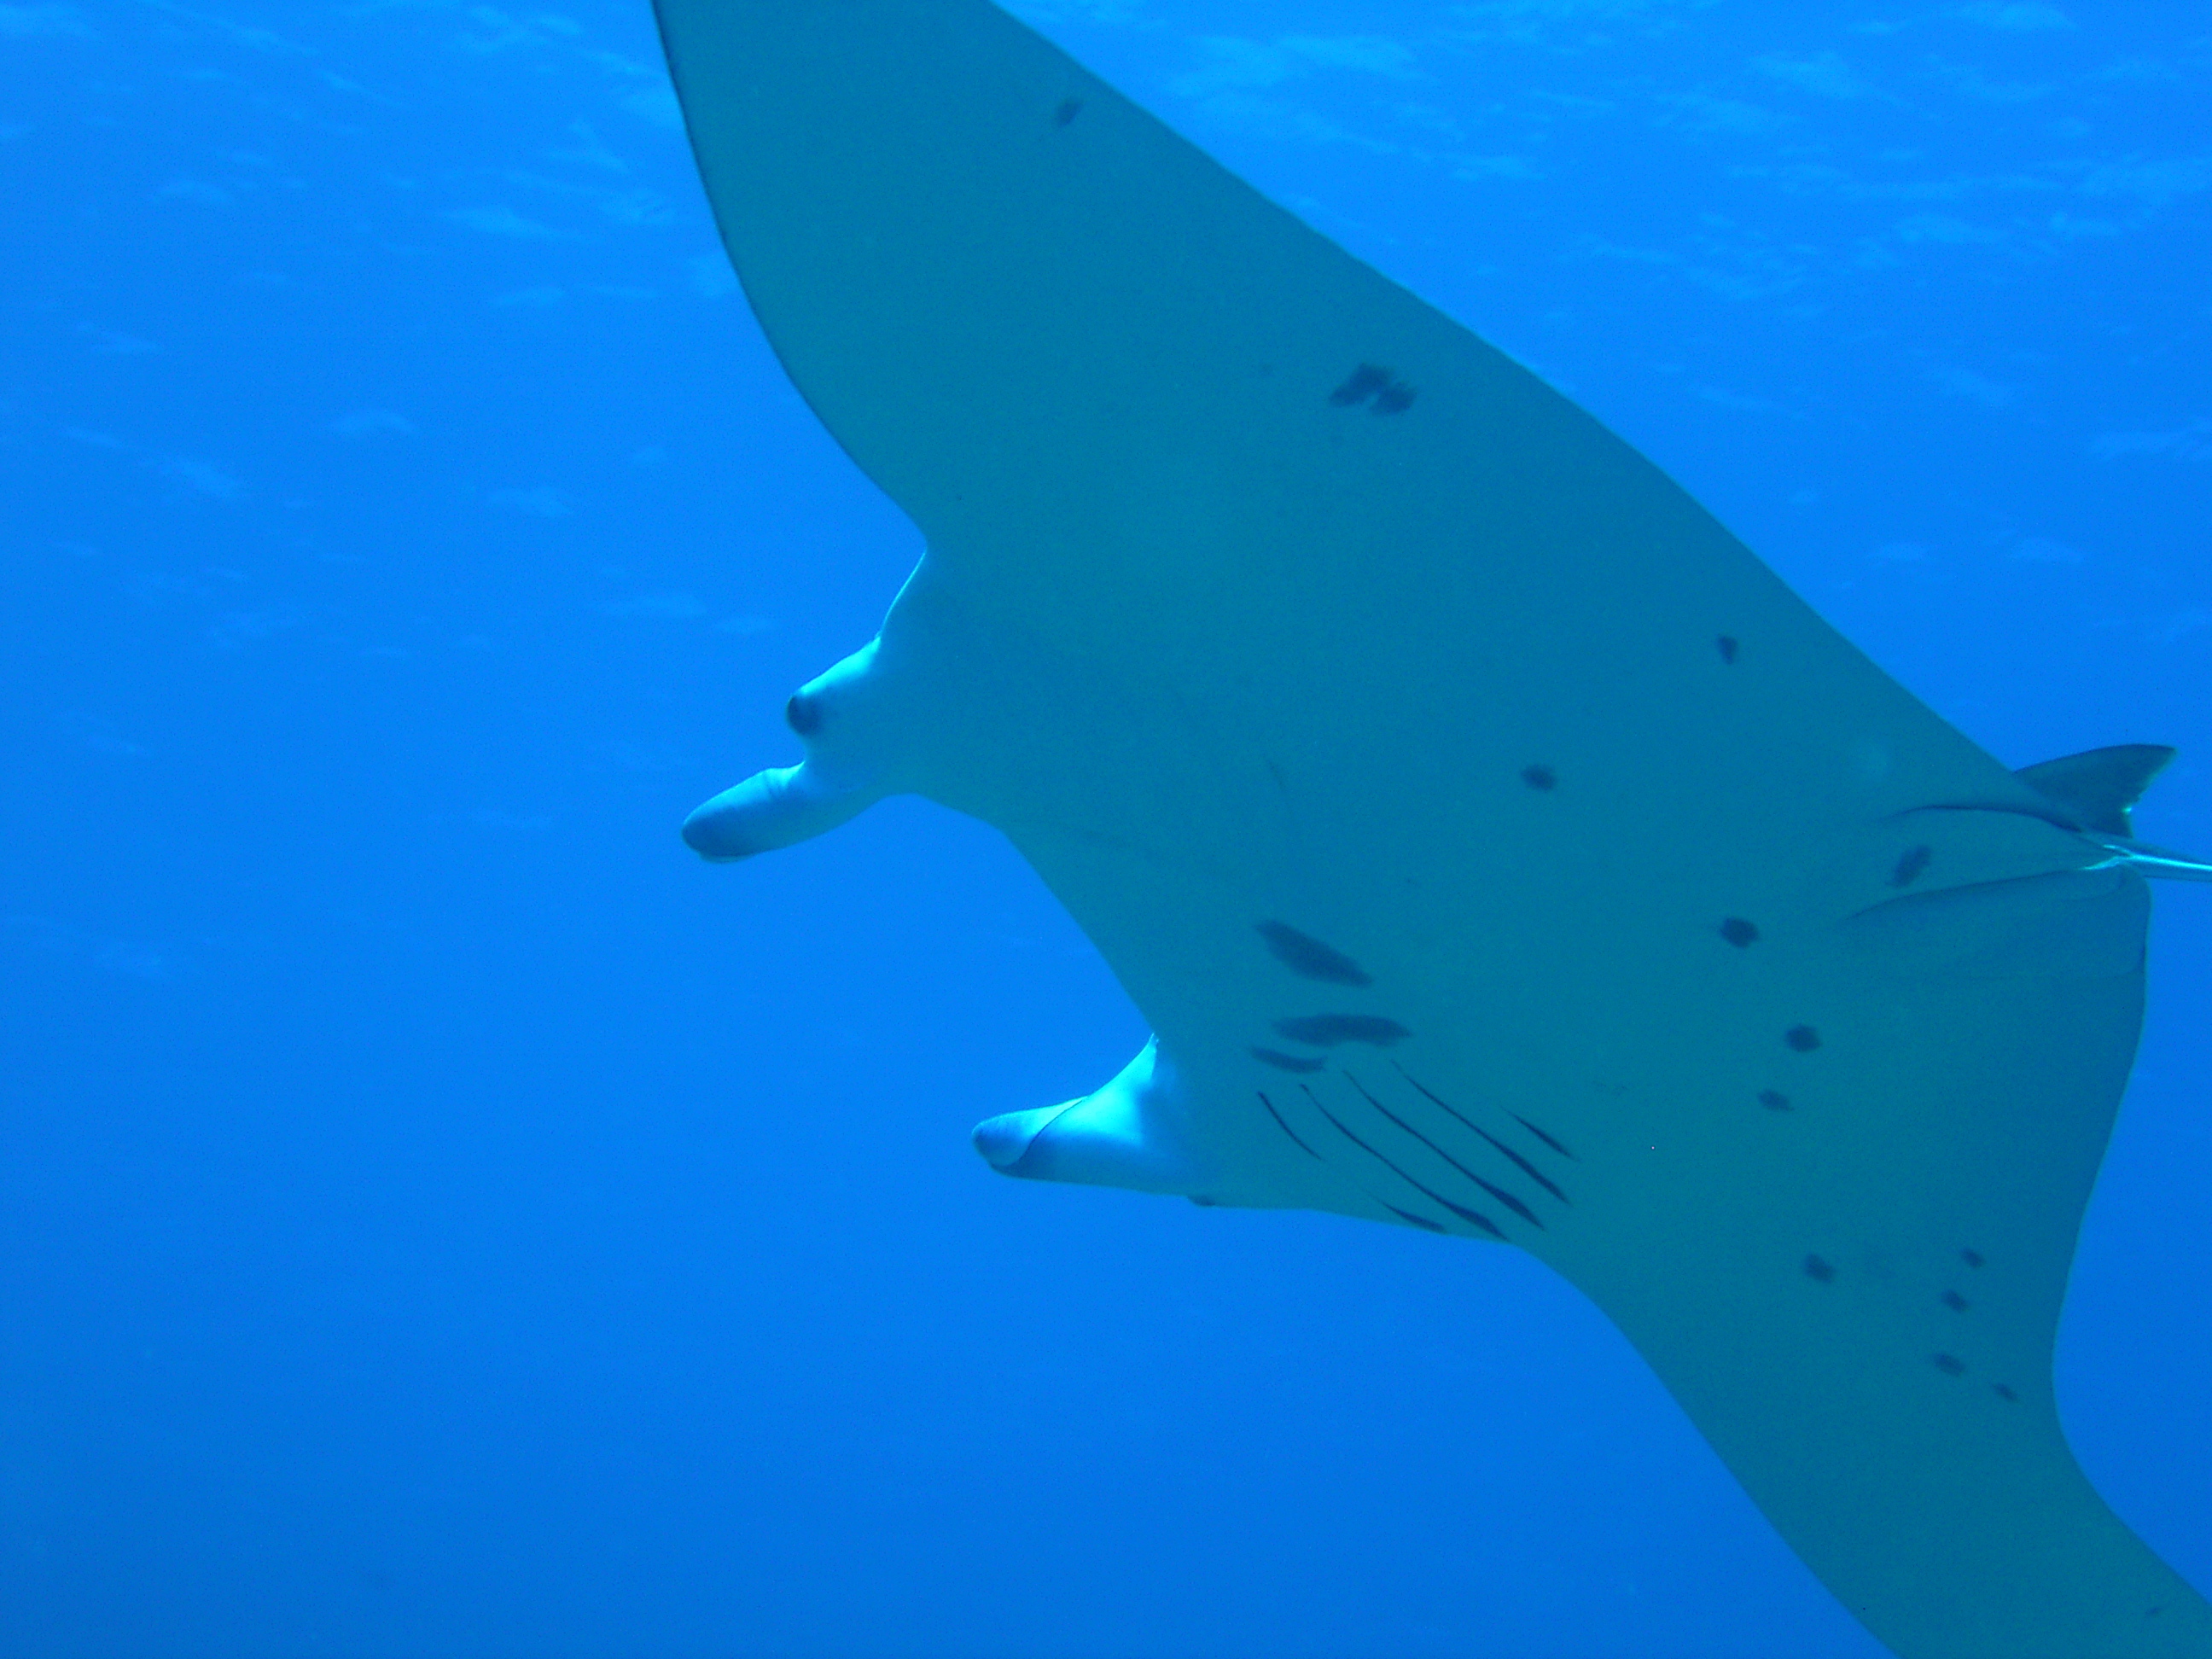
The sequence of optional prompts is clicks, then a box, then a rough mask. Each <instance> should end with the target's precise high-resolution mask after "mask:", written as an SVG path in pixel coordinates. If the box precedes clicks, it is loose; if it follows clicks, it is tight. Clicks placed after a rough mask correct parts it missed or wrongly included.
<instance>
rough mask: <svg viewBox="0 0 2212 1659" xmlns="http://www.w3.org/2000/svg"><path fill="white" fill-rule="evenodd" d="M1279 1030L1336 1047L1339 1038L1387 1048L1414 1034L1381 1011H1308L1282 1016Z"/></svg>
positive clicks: (1315, 1044)
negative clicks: (1308, 1012)
mask: <svg viewBox="0 0 2212 1659" xmlns="http://www.w3.org/2000/svg"><path fill="white" fill-rule="evenodd" d="M1275 1030H1276V1031H1277V1032H1278V1033H1279V1035H1281V1036H1286V1037H1288V1038H1290V1040H1291V1042H1304V1043H1310V1044H1311V1045H1312V1046H1313V1047H1315V1048H1335V1047H1336V1045H1337V1044H1338V1043H1340V1042H1364V1043H1369V1044H1370V1045H1372V1046H1373V1047H1375V1048H1389V1046H1390V1045H1391V1044H1392V1043H1394V1042H1402V1041H1404V1040H1405V1039H1406V1038H1407V1037H1409V1036H1413V1033H1412V1032H1411V1031H1409V1030H1407V1029H1406V1028H1405V1027H1404V1026H1402V1025H1401V1024H1398V1022H1397V1021H1396V1020H1395V1019H1384V1018H1382V1016H1380V1015H1379V1014H1307V1015H1305V1016H1304V1017H1303V1018H1298V1019H1279V1020H1277V1021H1276V1022H1275Z"/></svg>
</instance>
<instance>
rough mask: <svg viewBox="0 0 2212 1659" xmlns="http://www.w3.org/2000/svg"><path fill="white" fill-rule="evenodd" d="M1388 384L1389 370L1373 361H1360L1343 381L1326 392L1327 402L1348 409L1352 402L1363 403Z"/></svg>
mask: <svg viewBox="0 0 2212 1659" xmlns="http://www.w3.org/2000/svg"><path fill="white" fill-rule="evenodd" d="M1389 384H1390V371H1389V369H1387V368H1378V367H1376V365H1375V364H1373V363H1362V364H1360V366H1359V367H1358V368H1355V369H1353V370H1352V374H1351V375H1350V376H1349V377H1348V378H1347V379H1346V380H1345V383H1344V384H1343V385H1342V386H1339V387H1337V389H1336V390H1335V391H1334V392H1330V393H1329V394H1328V400H1329V402H1331V403H1333V404H1335V405H1336V406H1337V407H1338V408H1339V409H1349V408H1351V407H1352V405H1353V404H1364V403H1365V402H1366V401H1367V400H1368V399H1369V398H1371V397H1373V396H1374V395H1375V394H1376V392H1380V391H1382V390H1383V387H1384V386H1389Z"/></svg>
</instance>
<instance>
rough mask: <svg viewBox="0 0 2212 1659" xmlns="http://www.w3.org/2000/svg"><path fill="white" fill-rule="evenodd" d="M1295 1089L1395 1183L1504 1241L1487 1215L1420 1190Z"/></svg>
mask: <svg viewBox="0 0 2212 1659" xmlns="http://www.w3.org/2000/svg"><path fill="white" fill-rule="evenodd" d="M1298 1088H1299V1090H1300V1091H1302V1092H1303V1093H1304V1096H1305V1097H1306V1098H1307V1099H1308V1100H1310V1101H1311V1102H1313V1109H1314V1110H1316V1112H1319V1113H1320V1114H1321V1115H1322V1116H1323V1117H1325V1118H1327V1119H1328V1121H1330V1122H1331V1123H1334V1124H1335V1125H1336V1131H1337V1133H1339V1134H1340V1135H1342V1136H1343V1137H1344V1138H1345V1139H1346V1140H1348V1141H1350V1142H1351V1143H1352V1145H1353V1146H1357V1147H1358V1148H1359V1150H1360V1151H1361V1152H1364V1153H1366V1154H1367V1155H1368V1157H1370V1158H1373V1159H1374V1160H1375V1161H1376V1163H1377V1164H1381V1165H1382V1166H1383V1168H1384V1169H1386V1170H1389V1172H1390V1173H1391V1174H1392V1175H1394V1176H1397V1177H1398V1179H1399V1180H1401V1181H1402V1182H1405V1183H1406V1184H1407V1186H1408V1187H1411V1188H1413V1190H1414V1191H1415V1192H1417V1193H1419V1194H1420V1195H1421V1196H1422V1197H1424V1198H1425V1199H1428V1200H1431V1202H1434V1203H1437V1204H1441V1205H1443V1206H1444V1208H1446V1209H1447V1210H1449V1211H1450V1212H1452V1213H1453V1214H1454V1215H1455V1216H1457V1217H1458V1218H1460V1219H1461V1220H1462V1221H1464V1222H1467V1223H1468V1224H1469V1225H1473V1226H1476V1227H1480V1228H1481V1229H1482V1230H1483V1231H1485V1232H1486V1233H1488V1234H1489V1235H1490V1236H1491V1237H1492V1238H1504V1237H1505V1234H1504V1231H1503V1230H1502V1229H1500V1228H1499V1226H1498V1224H1497V1223H1496V1222H1494V1221H1492V1219H1491V1218H1489V1217H1488V1216H1486V1215H1485V1214H1483V1213H1482V1212H1480V1210H1470V1209H1468V1207H1467V1206H1465V1205H1464V1204H1455V1203H1453V1202H1452V1201H1451V1200H1449V1199H1448V1198H1446V1197H1445V1196H1444V1195H1443V1194H1442V1193H1439V1192H1436V1191H1433V1190H1432V1189H1431V1188H1427V1187H1424V1186H1423V1185H1422V1184H1421V1183H1420V1182H1418V1181H1416V1180H1414V1179H1413V1176H1409V1175H1407V1173H1406V1172H1405V1171H1404V1170H1401V1169H1400V1168H1399V1167H1398V1166H1397V1165H1396V1164H1393V1163H1392V1162H1391V1161H1390V1160H1389V1158H1385V1157H1383V1154H1382V1153H1380V1152H1376V1150H1375V1149H1374V1148H1373V1147H1372V1146H1369V1145H1368V1144H1367V1143H1366V1142H1365V1141H1364V1140H1362V1139H1360V1138H1359V1137H1358V1135H1356V1134H1354V1133H1352V1131H1351V1130H1349V1129H1347V1128H1346V1127H1344V1125H1343V1124H1342V1123H1341V1122H1339V1121H1338V1120H1337V1116H1336V1114H1335V1113H1334V1112H1332V1111H1330V1110H1329V1109H1328V1107H1326V1106H1324V1105H1322V1103H1321V1099H1320V1097H1318V1096H1317V1095H1316V1094H1315V1093H1314V1091H1312V1090H1310V1089H1309V1088H1307V1087H1306V1085H1304V1084H1303V1083H1301V1084H1300V1085H1298ZM1386 1207H1390V1208H1394V1209H1395V1207H1396V1206H1386ZM1398 1213H1399V1214H1400V1215H1403V1214H1404V1213H1405V1212H1404V1211H1403V1210H1399V1211H1398ZM1438 1231H1442V1229H1438Z"/></svg>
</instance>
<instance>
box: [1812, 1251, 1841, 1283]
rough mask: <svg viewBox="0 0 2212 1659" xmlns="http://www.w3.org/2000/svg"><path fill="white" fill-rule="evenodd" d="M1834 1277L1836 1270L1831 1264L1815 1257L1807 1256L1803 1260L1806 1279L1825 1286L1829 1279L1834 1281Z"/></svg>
mask: <svg viewBox="0 0 2212 1659" xmlns="http://www.w3.org/2000/svg"><path fill="white" fill-rule="evenodd" d="M1835 1276H1836V1270H1835V1267H1833V1265H1832V1264H1831V1263H1829V1262H1826V1261H1822V1260H1821V1259H1820V1257H1819V1256H1817V1255H1808V1256H1807V1257H1806V1258H1805V1277H1806V1278H1808V1279H1819V1280H1820V1282H1821V1283H1822V1284H1823V1285H1826V1284H1827V1283H1828V1282H1829V1281H1830V1280H1831V1279H1834V1278H1835Z"/></svg>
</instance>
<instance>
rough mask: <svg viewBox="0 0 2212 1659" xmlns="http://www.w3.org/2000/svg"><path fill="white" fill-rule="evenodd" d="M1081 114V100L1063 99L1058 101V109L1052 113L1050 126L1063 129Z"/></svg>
mask: <svg viewBox="0 0 2212 1659" xmlns="http://www.w3.org/2000/svg"><path fill="white" fill-rule="evenodd" d="M1082 113H1083V100H1081V99H1080V98H1063V99H1061V100H1060V107H1059V108H1057V109H1055V110H1054V111H1053V112H1052V124H1053V125H1054V126H1056V127H1064V126H1066V125H1067V124H1068V123H1069V122H1070V121H1073V119H1074V118H1076V117H1077V116H1079V115H1080V114H1082Z"/></svg>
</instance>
